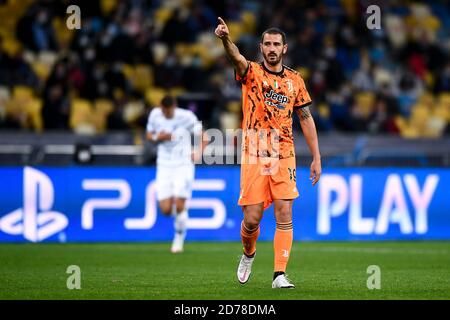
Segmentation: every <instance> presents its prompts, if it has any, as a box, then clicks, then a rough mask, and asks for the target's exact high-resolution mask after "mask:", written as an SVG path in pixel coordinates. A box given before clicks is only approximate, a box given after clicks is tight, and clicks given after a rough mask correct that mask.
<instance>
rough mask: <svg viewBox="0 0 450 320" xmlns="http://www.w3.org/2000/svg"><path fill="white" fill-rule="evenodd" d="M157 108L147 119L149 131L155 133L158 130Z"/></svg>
mask: <svg viewBox="0 0 450 320" xmlns="http://www.w3.org/2000/svg"><path fill="white" fill-rule="evenodd" d="M154 111H155V110H154V109H153V110H152V111H150V113H149V115H148V120H147V132H150V133H154V132H155V131H156V128H155V112H154Z"/></svg>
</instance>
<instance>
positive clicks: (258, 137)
mask: <svg viewBox="0 0 450 320" xmlns="http://www.w3.org/2000/svg"><path fill="white" fill-rule="evenodd" d="M218 20H219V24H218V26H217V28H216V30H215V34H216V36H217V37H219V38H220V39H221V40H222V44H223V46H224V48H225V52H226V54H227V56H228V58H229V59H230V60H231V62H232V63H233V65H234V68H235V72H236V80H238V81H239V82H240V83H241V84H242V110H243V122H242V129H243V138H242V161H241V185H240V197H239V202H238V203H239V205H240V206H242V210H243V212H244V219H243V221H242V223H241V239H242V244H243V251H244V252H243V254H242V257H241V260H240V263H239V266H238V270H237V277H238V280H239V282H240V283H242V284H244V283H246V282H247V281H248V279H249V276H250V273H251V268H252V264H253V261H254V258H255V253H256V241H257V239H258V236H259V232H260V229H259V223H260V221H261V219H262V216H263V211H264V209H266V208H267V207H268V206H269V205H270V204H271V203H272V202H273V203H274V206H275V208H274V209H275V219H276V231H275V237H274V253H275V258H274V276H273V282H272V288H294V285H293V284H292V283H291V282H290V280H289V279H288V278H287V277H286V275H285V271H286V267H287V263H288V261H289V256H290V253H291V247H292V240H293V227H292V203H293V199H295V198H297V197H298V191H297V187H296V163H295V152H294V140H293V134H292V115H293V113H294V112H296V113H297V115H298V116H299V119H300V125H301V128H302V132H303V135H304V137H305V139H306V142H307V144H308V147H309V149H310V151H311V153H312V156H313V160H312V163H311V167H310V170H311V174H310V179H311V180H312V185H315V184H316V183H317V182H318V181H319V179H320V174H321V160H320V152H319V144H318V138H317V132H316V126H315V124H314V120H313V118H312V116H311V113H310V110H309V105H310V104H311V98H310V96H309V94H308V91H307V90H306V88H305V83H304V81H303V79H302V77H301V76H300V74H299V73H298V72H296V71H295V70H293V69H291V68H289V67H287V66H285V65H283V55H284V54H286V51H287V49H288V45H287V43H286V36H285V34H284V33H283V32H282V31H281V30H279V29H277V28H270V29H267V30H266V31H264V32H263V34H262V36H261V42H260V45H259V46H260V50H261V53H262V56H263V61H262V62H259V63H257V62H253V61H248V60H247V59H246V58H245V57H244V56H242V55H241V54H240V52H239V49H238V48H237V47H236V45H235V44H234V43H233V42H232V41H231V39H230V37H229V30H228V27H227V25H226V23H225V22H224V21H223V19H222V18H220V17H219V18H218Z"/></svg>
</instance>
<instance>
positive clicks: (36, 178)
mask: <svg viewBox="0 0 450 320" xmlns="http://www.w3.org/2000/svg"><path fill="white" fill-rule="evenodd" d="M155 174H156V169H155V168H154V167H129V168H128V167H127V168H123V167H120V168H110V167H68V168H53V167H24V168H22V167H11V168H9V167H2V168H0V176H1V180H0V204H1V205H0V242H96V241H98V242H108V241H117V242H119V241H166V240H171V239H172V237H173V220H172V219H171V218H168V217H165V216H163V215H162V214H161V213H160V211H159V209H158V206H157V201H156V188H155V181H154V179H155ZM239 176H240V175H239V167H238V166H198V167H196V180H195V183H194V185H193V198H192V199H191V200H190V202H189V222H188V228H189V230H188V235H187V240H188V241H189V240H219V241H229V240H239V239H240V233H239V229H240V223H241V220H242V211H241V209H240V207H239V206H238V205H237V199H238V197H239ZM308 177H309V171H308V169H306V168H300V167H299V168H298V169H297V186H298V189H299V192H300V197H299V198H298V199H297V200H296V201H295V202H294V206H293V222H294V239H295V240H412V239H416V240H419V239H424V240H432V239H450V170H448V169H433V168H430V169H378V168H374V169H364V168H346V169H326V170H325V172H324V173H323V175H322V178H321V180H320V182H319V184H318V185H317V186H315V187H312V186H311V182H310V181H309V179H308ZM274 230H275V219H274V214H273V205H272V206H271V207H270V208H269V209H268V210H266V212H265V213H264V218H263V221H262V224H261V235H260V239H261V240H272V239H273V233H274Z"/></svg>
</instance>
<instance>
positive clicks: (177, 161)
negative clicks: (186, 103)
mask: <svg viewBox="0 0 450 320" xmlns="http://www.w3.org/2000/svg"><path fill="white" fill-rule="evenodd" d="M147 132H150V133H152V134H156V135H157V134H159V133H160V132H167V133H170V134H172V140H171V141H164V142H159V143H158V150H157V158H156V164H157V165H158V166H179V165H183V164H191V163H192V158H191V153H192V146H191V135H192V134H195V135H199V134H201V132H202V124H201V122H200V121H198V119H197V116H196V115H195V114H194V113H193V112H192V111H190V110H185V109H180V108H176V109H175V112H174V115H173V117H172V118H170V119H167V118H166V117H165V116H164V114H163V113H162V110H161V108H154V109H153V110H152V111H151V112H150V114H149V116H148V122H147Z"/></svg>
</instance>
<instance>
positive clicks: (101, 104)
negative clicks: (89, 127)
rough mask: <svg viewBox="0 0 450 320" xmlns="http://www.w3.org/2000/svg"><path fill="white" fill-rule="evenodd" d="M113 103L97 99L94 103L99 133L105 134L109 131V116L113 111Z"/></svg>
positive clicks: (95, 121) (96, 125) (94, 120)
mask: <svg viewBox="0 0 450 320" xmlns="http://www.w3.org/2000/svg"><path fill="white" fill-rule="evenodd" d="M113 109H114V105H113V103H112V101H110V100H107V99H97V100H96V101H95V102H94V119H93V122H94V125H95V127H96V129H97V132H99V133H103V132H105V130H106V129H107V123H108V116H109V114H110V113H111V112H112V111H113Z"/></svg>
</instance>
